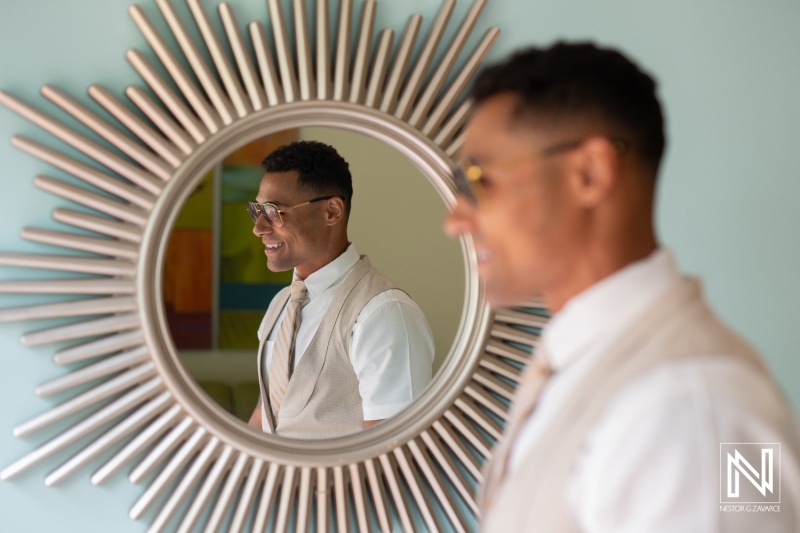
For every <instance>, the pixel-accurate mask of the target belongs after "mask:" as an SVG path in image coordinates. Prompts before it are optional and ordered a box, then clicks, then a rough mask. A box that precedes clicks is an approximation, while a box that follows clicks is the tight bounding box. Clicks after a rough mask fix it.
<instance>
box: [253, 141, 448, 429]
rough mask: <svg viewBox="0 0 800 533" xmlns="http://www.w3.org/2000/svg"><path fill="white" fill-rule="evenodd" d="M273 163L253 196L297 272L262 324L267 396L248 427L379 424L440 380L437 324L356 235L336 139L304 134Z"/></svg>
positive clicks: (271, 237) (274, 245)
mask: <svg viewBox="0 0 800 533" xmlns="http://www.w3.org/2000/svg"><path fill="white" fill-rule="evenodd" d="M262 167H263V168H264V170H265V172H266V174H265V175H264V177H263V178H262V180H261V185H260V187H259V189H258V196H257V197H256V201H255V202H248V210H249V211H250V216H251V217H252V218H253V223H254V227H253V233H254V234H255V235H257V236H258V237H259V238H260V239H261V241H262V242H263V243H264V254H265V255H266V257H267V268H269V269H270V270H272V271H273V272H282V271H286V270H289V269H294V275H293V282H292V285H291V286H290V287H286V288H285V289H283V290H282V291H281V292H279V293H278V294H277V295H276V296H275V297H274V298H273V300H272V302H270V304H269V308H268V309H267V312H266V314H265V315H264V319H263V320H262V322H261V326H260V327H259V330H258V338H259V341H260V345H259V350H258V378H259V385H260V388H261V394H260V399H259V402H258V405H257V406H256V408H255V410H254V411H253V414H252V416H251V417H250V422H249V423H250V425H251V426H253V427H256V428H259V429H262V430H263V431H265V432H269V433H275V434H278V435H280V436H285V437H292V438H309V439H321V438H328V437H337V436H341V435H346V434H349V433H353V432H356V431H358V430H361V429H364V428H369V427H371V426H372V425H374V424H377V423H378V422H380V421H382V420H384V419H386V418H389V417H390V416H393V415H394V414H396V413H398V412H399V411H400V410H402V409H403V408H405V407H406V406H407V405H408V404H409V403H411V402H412V401H413V400H414V399H415V398H416V397H417V396H419V394H420V393H421V392H422V390H423V389H424V388H425V387H426V386H427V384H428V383H429V382H430V380H431V374H432V363H433V356H434V342H433V335H432V333H431V330H430V328H429V327H428V323H427V321H426V320H425V316H424V314H423V313H422V311H421V310H420V308H419V307H418V306H417V304H416V303H414V301H413V300H412V299H411V298H410V297H409V296H408V295H407V294H406V293H405V292H403V290H402V289H400V288H398V287H397V286H396V285H395V284H394V283H393V282H392V281H390V280H388V279H387V278H386V277H384V276H383V275H381V273H380V272H378V271H377V270H376V269H375V268H374V267H373V266H372V265H371V264H370V262H369V259H368V258H367V257H366V256H362V255H359V253H358V251H357V250H356V246H355V244H354V243H351V242H350V241H349V240H348V237H347V221H348V218H349V215H350V208H351V200H352V196H353V185H352V179H351V175H350V170H349V165H348V164H347V162H346V161H345V160H344V159H343V158H342V157H341V156H340V155H339V154H338V153H337V152H336V150H335V149H334V148H333V147H332V146H329V145H326V144H323V143H320V142H317V141H299V142H293V143H291V144H289V145H286V146H282V147H280V148H278V149H277V150H275V151H274V152H272V153H270V154H269V155H268V156H267V157H266V158H265V159H264V161H263V162H262ZM409 238H410V239H411V238H413V236H411V235H409ZM265 304H266V302H265Z"/></svg>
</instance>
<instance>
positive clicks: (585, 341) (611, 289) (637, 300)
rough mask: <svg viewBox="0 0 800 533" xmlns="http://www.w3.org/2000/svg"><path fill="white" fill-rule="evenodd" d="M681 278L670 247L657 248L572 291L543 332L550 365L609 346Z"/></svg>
mask: <svg viewBox="0 0 800 533" xmlns="http://www.w3.org/2000/svg"><path fill="white" fill-rule="evenodd" d="M680 279H681V276H680V273H679V272H678V268H677V265H676V264H675V259H674V257H673V255H672V252H670V251H669V250H667V249H663V248H659V249H657V250H656V251H654V252H653V253H652V254H650V255H649V256H647V257H645V258H644V259H641V260H639V261H635V262H633V263H631V264H629V265H627V266H625V267H624V268H622V269H621V270H619V271H617V272H615V273H614V274H612V275H610V276H608V277H607V278H604V279H602V280H601V281H599V282H598V283H595V284H594V285H592V286H591V287H589V288H588V289H586V290H585V291H583V292H581V293H580V294H578V295H576V296H574V297H572V298H571V299H570V300H569V301H568V302H567V303H566V305H564V307H563V308H562V309H561V311H559V312H558V313H556V314H555V315H554V316H553V318H552V319H551V320H550V323H549V324H548V325H547V326H546V327H545V329H544V331H543V332H542V342H543V343H544V345H545V347H546V349H547V352H548V356H549V359H550V364H551V366H552V367H553V369H554V370H558V369H563V368H564V367H565V366H566V365H568V364H571V363H573V362H574V361H575V360H576V359H578V358H579V356H580V355H581V354H582V353H585V352H586V351H587V350H589V349H602V348H606V347H608V343H610V342H612V341H613V340H615V339H616V338H618V337H619V335H621V334H622V333H623V332H624V331H625V330H626V329H627V328H628V326H630V324H631V323H632V322H633V321H634V320H636V318H637V317H638V316H640V315H641V314H642V313H643V312H644V311H645V310H646V309H647V308H648V307H650V306H651V305H652V304H653V303H655V301H656V300H657V299H658V298H659V297H660V296H661V295H662V294H664V293H665V292H666V291H667V290H669V289H670V288H672V287H674V286H675V285H676V284H677V283H679V282H680ZM601 345H602V348H601Z"/></svg>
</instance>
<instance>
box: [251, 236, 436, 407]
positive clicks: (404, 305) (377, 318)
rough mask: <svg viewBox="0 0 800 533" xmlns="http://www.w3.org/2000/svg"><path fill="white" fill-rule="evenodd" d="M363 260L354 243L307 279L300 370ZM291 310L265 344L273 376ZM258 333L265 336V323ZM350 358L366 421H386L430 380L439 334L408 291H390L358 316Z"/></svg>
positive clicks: (299, 335)
mask: <svg viewBox="0 0 800 533" xmlns="http://www.w3.org/2000/svg"><path fill="white" fill-rule="evenodd" d="M359 259H360V256H359V254H358V251H357V250H356V247H355V245H353V244H350V246H348V248H347V250H346V251H345V252H344V253H342V254H341V255H340V256H339V257H337V258H336V259H334V260H333V261H331V262H330V263H328V264H327V265H325V266H324V267H322V268H320V269H319V270H317V271H316V272H314V273H313V274H311V275H310V276H308V277H307V278H306V279H305V280H304V281H305V284H306V289H308V292H307V295H306V299H305V301H304V303H303V308H302V311H301V315H300V316H301V318H300V329H299V330H298V331H297V337H296V339H295V354H294V367H293V368H297V364H298V363H299V362H300V359H302V357H303V354H304V353H305V352H306V349H307V348H308V345H309V344H311V340H312V339H313V337H314V334H315V333H316V332H317V329H318V328H319V325H320V323H321V322H322V318H323V316H325V312H326V311H327V310H328V306H329V305H330V304H331V302H332V301H333V298H334V296H335V295H336V292H337V290H338V289H339V287H340V286H341V284H342V283H343V282H344V280H345V278H347V275H348V274H349V273H350V271H351V270H352V269H353V267H355V266H356V263H358V261H359ZM295 275H296V274H295ZM272 305H274V300H273V303H272V304H270V306H272ZM285 314H286V308H284V310H283V311H282V312H281V314H280V316H279V317H278V321H277V322H276V323H275V324H276V327H274V328H273V329H272V332H271V334H270V336H269V338H268V340H267V342H266V343H265V348H264V349H265V351H266V357H264V358H262V360H263V361H264V363H263V364H264V370H263V371H264V375H268V374H269V372H268V369H269V364H270V361H271V360H272V349H273V346H274V341H275V338H276V337H277V334H278V329H279V328H278V325H279V324H280V323H281V321H282V320H283V317H284V315H285ZM264 318H266V315H265V317H264ZM262 326H263V320H262ZM258 331H259V334H260V332H261V327H259V329H258ZM260 340H261V339H260V338H259V341H260ZM349 356H350V362H351V363H352V365H353V370H355V373H356V376H358V392H359V393H360V394H361V399H362V402H363V403H362V409H363V411H364V420H382V419H384V418H389V417H390V416H393V415H395V414H397V413H398V412H400V411H401V410H402V409H403V408H404V407H406V406H407V405H408V404H409V403H411V402H412V401H413V400H414V399H415V398H417V397H418V396H419V395H420V393H421V392H422V390H423V389H424V388H425V387H426V386H427V385H428V383H429V382H430V380H431V373H432V365H433V356H434V344H433V334H432V333H431V329H430V327H429V326H428V322H427V321H426V320H425V315H424V314H423V313H422V310H421V309H420V308H419V306H417V304H416V303H415V302H414V301H413V300H412V299H411V298H410V297H409V296H408V295H407V294H406V293H405V292H403V291H401V290H397V289H392V290H388V291H385V292H382V293H380V294H378V295H377V296H375V297H374V298H372V299H371V300H370V301H369V302H367V305H365V306H364V308H363V309H362V310H361V312H360V313H359V314H358V317H357V318H356V323H355V326H354V327H353V333H352V337H351V339H350V353H349Z"/></svg>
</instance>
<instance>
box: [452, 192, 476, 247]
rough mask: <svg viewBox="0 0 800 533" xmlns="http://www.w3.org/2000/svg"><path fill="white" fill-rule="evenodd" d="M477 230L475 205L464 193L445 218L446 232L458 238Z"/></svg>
mask: <svg viewBox="0 0 800 533" xmlns="http://www.w3.org/2000/svg"><path fill="white" fill-rule="evenodd" d="M474 230H475V206H473V205H472V204H471V203H470V201H469V200H467V199H466V198H465V197H464V196H463V195H459V196H458V197H457V198H456V204H455V205H454V206H453V210H452V211H450V213H449V214H448V215H447V217H446V218H445V219H444V232H445V234H446V235H447V236H449V237H452V238H454V239H455V238H458V237H459V236H460V235H463V234H465V233H472V232H473V231H474Z"/></svg>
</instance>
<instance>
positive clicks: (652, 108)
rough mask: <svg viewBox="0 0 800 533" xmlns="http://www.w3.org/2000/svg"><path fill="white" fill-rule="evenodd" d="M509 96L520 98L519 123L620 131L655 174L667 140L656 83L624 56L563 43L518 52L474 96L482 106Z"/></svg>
mask: <svg viewBox="0 0 800 533" xmlns="http://www.w3.org/2000/svg"><path fill="white" fill-rule="evenodd" d="M506 92H510V93H513V94H516V95H517V96H518V97H519V99H520V103H519V108H518V110H517V111H518V112H517V116H519V117H520V118H522V117H525V116H526V115H530V116H531V117H534V120H535V119H541V120H544V121H546V124H549V123H558V122H571V121H579V120H581V119H589V120H591V119H597V120H599V121H600V122H601V123H605V125H607V126H609V127H611V128H613V129H614V131H615V132H616V130H619V132H620V134H621V135H625V136H629V138H626V139H624V140H625V141H627V142H628V143H629V144H630V145H631V148H632V149H634V150H636V151H637V152H638V153H639V154H640V156H641V157H642V160H643V161H644V162H645V163H647V164H648V166H651V167H652V170H653V172H654V174H655V173H656V172H657V170H658V166H659V164H660V162H661V156H662V155H663V153H664V145H665V138H664V117H663V114H662V111H661V105H660V104H659V101H658V98H656V82H655V81H654V80H653V78H651V77H650V76H649V75H647V74H646V73H644V72H643V71H642V70H640V69H639V67H637V66H636V65H635V64H634V63H633V62H631V61H630V60H629V59H628V58H626V57H625V56H624V55H622V54H621V53H620V52H618V51H616V50H613V49H603V48H598V47H597V46H595V45H594V44H592V43H564V42H558V43H555V44H554V45H553V46H551V47H549V48H527V49H524V50H520V51H518V52H516V53H515V54H514V55H512V56H511V57H510V58H509V59H508V60H506V61H504V62H502V63H498V64H495V65H492V66H490V67H488V68H486V69H484V70H483V71H482V72H481V73H480V74H479V75H478V76H477V77H476V80H475V83H474V84H473V86H472V89H471V96H472V98H473V99H474V100H475V101H476V102H478V103H480V102H481V101H483V100H486V99H487V98H490V97H491V96H494V95H496V94H500V93H506ZM546 124H545V125H546ZM609 133H611V132H609Z"/></svg>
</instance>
